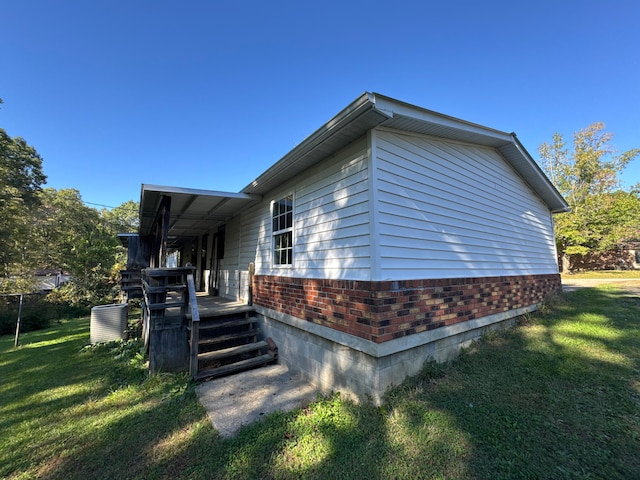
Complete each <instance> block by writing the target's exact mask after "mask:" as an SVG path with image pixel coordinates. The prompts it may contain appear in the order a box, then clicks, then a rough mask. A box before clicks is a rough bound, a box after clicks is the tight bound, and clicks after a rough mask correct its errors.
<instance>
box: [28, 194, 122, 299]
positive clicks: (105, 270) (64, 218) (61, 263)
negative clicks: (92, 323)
mask: <svg viewBox="0 0 640 480" xmlns="http://www.w3.org/2000/svg"><path fill="white" fill-rule="evenodd" d="M28 247H29V250H30V251H31V252H33V254H32V258H31V259H30V263H31V264H32V265H34V266H36V265H37V266H38V268H61V269H63V270H66V271H68V272H69V273H70V274H71V277H72V282H71V284H70V285H69V286H68V287H67V288H66V290H68V291H73V295H72V297H73V298H71V297H70V298H67V299H66V300H71V301H72V303H78V302H79V303H85V304H87V305H89V304H91V303H94V304H95V303H98V302H101V301H104V300H105V297H107V296H108V295H109V294H110V290H111V287H112V285H111V282H110V278H111V269H112V267H113V264H114V263H115V261H116V254H117V252H118V244H117V240H116V238H115V236H114V235H113V234H112V231H111V229H110V228H109V227H108V225H107V224H106V222H104V221H103V219H102V217H101V215H100V213H99V212H98V211H97V210H95V209H94V208H91V207H88V206H86V205H85V204H84V203H83V202H82V198H81V196H80V192H79V191H77V190H74V189H64V190H55V189H52V188H47V189H45V190H43V191H42V193H41V203H40V207H39V209H38V210H37V211H36V214H35V221H34V227H33V230H32V234H31V236H30V238H29V242H28ZM67 293H69V292H67Z"/></svg>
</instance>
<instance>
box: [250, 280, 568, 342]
mask: <svg viewBox="0 0 640 480" xmlns="http://www.w3.org/2000/svg"><path fill="white" fill-rule="evenodd" d="M561 288H562V284H561V280H560V275H559V274H549V275H522V276H512V277H484V278H450V279H438V280H404V281H385V282H370V281H354V280H326V279H325V280H323V279H305V278H291V277H277V276H267V275H256V276H255V277H254V281H253V303H254V304H255V305H259V306H262V307H265V308H268V309H271V310H275V311H277V312H281V313H285V314H288V315H291V316H293V317H297V318H300V319H303V320H307V321H309V322H313V323H315V324H319V325H323V326H325V327H329V328H332V329H334V330H338V331H341V332H345V333H348V334H351V335H355V336H358V337H360V338H363V339H365V340H369V341H372V342H375V343H383V342H387V341H389V340H393V339H395V338H400V337H404V336H407V335H412V334H415V333H420V332H424V331H427V330H433V329H436V328H440V327H444V326H447V325H452V324H455V323H459V322H464V321H466V320H473V319H476V318H482V317H486V316H488V315H492V314H496V313H501V312H505V311H508V310H513V309H516V308H520V307H527V306H531V305H536V304H539V303H540V302H542V301H543V300H544V298H545V297H546V296H547V295H549V294H551V293H554V292H558V291H560V290H561Z"/></svg>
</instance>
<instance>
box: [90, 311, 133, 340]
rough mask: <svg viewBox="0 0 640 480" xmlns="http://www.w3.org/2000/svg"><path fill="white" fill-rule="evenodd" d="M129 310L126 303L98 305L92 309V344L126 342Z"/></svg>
mask: <svg viewBox="0 0 640 480" xmlns="http://www.w3.org/2000/svg"><path fill="white" fill-rule="evenodd" d="M128 313H129V308H128V305H127V304H126V303H116V304H112V305H98V306H96V307H93V308H92V309H91V324H90V337H91V343H92V344H94V343H101V342H112V341H114V340H124V339H125V336H126V330H127V316H128Z"/></svg>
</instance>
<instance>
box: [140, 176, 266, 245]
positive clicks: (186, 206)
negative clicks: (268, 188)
mask: <svg viewBox="0 0 640 480" xmlns="http://www.w3.org/2000/svg"><path fill="white" fill-rule="evenodd" d="M164 196H168V197H171V208H170V215H169V235H170V236H172V237H183V236H189V237H193V236H198V235H203V234H205V233H207V232H209V231H211V230H213V229H216V228H217V227H219V226H221V225H223V224H225V223H226V222H227V221H229V220H230V219H231V218H232V217H233V216H235V215H237V214H238V213H239V212H240V211H241V210H242V209H244V208H245V207H247V206H248V205H250V204H251V203H253V202H256V201H258V200H259V199H260V196H257V195H248V194H244V193H232V192H218V191H212V190H198V189H189V188H178V187H168V186H161V185H142V192H141V195H140V235H149V234H150V233H151V230H152V228H153V224H154V222H155V220H156V215H157V213H158V208H159V207H160V201H161V200H162V197H164Z"/></svg>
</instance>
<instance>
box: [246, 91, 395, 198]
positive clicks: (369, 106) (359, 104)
mask: <svg viewBox="0 0 640 480" xmlns="http://www.w3.org/2000/svg"><path fill="white" fill-rule="evenodd" d="M371 110H376V111H377V112H378V113H379V114H380V115H381V117H380V123H382V122H384V121H385V120H386V119H388V118H391V116H392V114H389V112H384V111H382V110H379V109H378V108H376V99H375V95H374V94H372V93H369V92H364V93H363V94H362V95H360V96H359V97H358V98H356V99H355V100H354V101H353V102H351V103H350V104H349V105H347V106H346V107H345V108H343V109H342V110H341V111H340V112H339V113H338V114H336V115H334V116H333V117H332V118H331V119H330V120H329V121H328V122H326V123H324V124H323V125H322V126H321V127H320V128H318V129H317V130H316V131H315V132H313V133H312V134H311V135H309V136H308V137H306V138H305V139H304V140H303V141H302V142H300V143H299V144H298V145H296V146H295V147H294V148H293V149H292V150H290V151H289V152H288V153H287V154H286V155H285V156H284V157H282V158H281V159H280V160H278V161H277V162H276V163H275V164H273V165H272V166H271V167H269V168H268V169H267V170H265V171H264V172H263V173H262V174H261V175H260V176H259V177H258V178H256V179H255V180H253V181H252V182H251V183H249V184H248V185H247V186H246V187H244V188H243V189H242V190H240V191H241V192H242V193H251V192H254V191H255V190H256V189H258V188H260V186H261V185H262V184H264V183H267V182H268V181H269V180H271V179H273V178H274V177H276V176H278V174H280V173H281V172H282V171H284V170H286V169H287V168H288V167H289V166H290V165H292V164H294V163H295V162H296V160H298V159H299V158H302V157H303V156H304V155H305V154H307V153H308V152H310V151H311V150H313V149H314V148H316V147H317V146H318V145H320V144H322V142H324V141H325V140H326V139H328V138H329V137H331V136H333V135H335V134H336V133H337V132H339V131H340V130H341V129H343V128H344V127H346V126H347V125H349V124H350V123H352V122H353V121H354V120H355V119H357V118H359V117H361V116H362V115H364V114H366V113H367V112H369V111H371Z"/></svg>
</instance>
